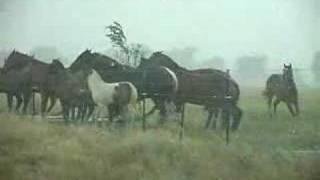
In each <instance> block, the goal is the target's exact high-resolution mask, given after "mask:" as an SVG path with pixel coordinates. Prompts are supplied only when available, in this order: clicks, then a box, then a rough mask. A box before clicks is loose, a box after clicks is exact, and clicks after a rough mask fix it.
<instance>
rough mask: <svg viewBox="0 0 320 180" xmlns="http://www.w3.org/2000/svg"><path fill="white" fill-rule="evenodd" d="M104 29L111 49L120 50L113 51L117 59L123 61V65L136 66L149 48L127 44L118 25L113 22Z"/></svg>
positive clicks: (136, 44) (137, 44)
mask: <svg viewBox="0 0 320 180" xmlns="http://www.w3.org/2000/svg"><path fill="white" fill-rule="evenodd" d="M106 29H107V34H106V37H108V38H109V39H110V41H111V43H112V46H113V47H115V48H117V49H119V50H120V51H117V50H116V51H114V52H115V53H116V54H117V55H116V56H117V59H119V60H120V61H124V63H125V64H127V65H131V66H137V65H138V64H139V63H140V59H141V57H143V56H145V55H146V53H148V51H149V48H147V47H146V46H144V45H142V44H139V43H128V41H127V37H126V35H125V33H124V30H123V28H122V26H121V24H120V23H118V22H116V21H114V22H113V24H111V25H109V26H107V27H106ZM123 55H124V56H123ZM123 57H125V58H123Z"/></svg>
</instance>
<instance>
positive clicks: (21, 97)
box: [0, 66, 32, 113]
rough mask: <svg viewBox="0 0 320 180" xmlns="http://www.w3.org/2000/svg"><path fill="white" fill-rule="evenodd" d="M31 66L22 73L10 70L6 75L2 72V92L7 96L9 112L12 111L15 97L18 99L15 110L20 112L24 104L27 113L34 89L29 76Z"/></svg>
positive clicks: (0, 81) (0, 75) (0, 90)
mask: <svg viewBox="0 0 320 180" xmlns="http://www.w3.org/2000/svg"><path fill="white" fill-rule="evenodd" d="M29 71H30V66H26V67H25V68H23V69H22V70H21V71H15V70H13V71H12V70H10V71H7V72H6V73H4V72H3V70H2V69H1V71H0V92H1V93H6V94H7V101H8V107H9V112H10V111H11V110H12V103H13V97H14V96H15V97H16V101H17V105H16V108H15V110H16V111H17V112H18V111H19V109H20V106H21V104H22V102H24V105H23V113H26V111H27V105H28V102H29V100H30V97H31V93H32V89H31V86H30V84H28V83H29V82H30V76H29Z"/></svg>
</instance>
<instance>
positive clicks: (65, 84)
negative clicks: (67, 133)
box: [47, 59, 94, 123]
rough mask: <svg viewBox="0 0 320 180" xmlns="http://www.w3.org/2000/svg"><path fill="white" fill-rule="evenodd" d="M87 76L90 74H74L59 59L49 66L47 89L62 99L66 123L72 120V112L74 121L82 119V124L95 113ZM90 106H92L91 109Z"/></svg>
mask: <svg viewBox="0 0 320 180" xmlns="http://www.w3.org/2000/svg"><path fill="white" fill-rule="evenodd" d="M87 76H88V72H82V71H81V72H77V73H72V72H71V71H70V70H69V69H66V68H65V67H64V66H63V64H62V63H61V62H60V61H59V60H57V59H55V60H53V61H52V63H51V64H50V66H49V71H48V76H47V88H48V90H49V91H50V92H51V93H52V94H54V96H56V97H58V98H59V99H60V102H61V105H62V110H63V116H64V119H65V122H66V123H68V122H69V120H70V117H69V114H70V112H71V118H72V120H75V119H78V120H79V119H80V120H81V121H82V122H83V120H84V119H85V118H89V117H90V116H91V114H92V112H93V109H94V108H92V107H94V102H93V100H92V97H91V93H90V91H89V89H88V87H87V83H84V82H85V81H86V79H87ZM89 105H91V106H90V108H89V107H88V106H89ZM76 108H77V109H78V115H77V117H75V109H76ZM88 109H89V112H88V113H87V110H88Z"/></svg>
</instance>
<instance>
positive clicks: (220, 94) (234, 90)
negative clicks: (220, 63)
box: [138, 52, 242, 130]
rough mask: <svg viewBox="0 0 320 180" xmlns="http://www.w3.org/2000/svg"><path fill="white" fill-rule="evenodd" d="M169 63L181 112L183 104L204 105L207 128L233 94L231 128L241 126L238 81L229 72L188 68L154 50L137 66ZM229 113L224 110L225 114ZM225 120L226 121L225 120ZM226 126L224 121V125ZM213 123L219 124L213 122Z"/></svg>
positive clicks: (143, 66)
mask: <svg viewBox="0 0 320 180" xmlns="http://www.w3.org/2000/svg"><path fill="white" fill-rule="evenodd" d="M157 66H166V67H168V68H170V69H171V70H172V71H173V72H175V73H176V74H177V77H178V81H179V88H178V93H177V97H176V101H175V103H176V106H177V110H178V111H179V110H180V109H181V107H182V105H183V104H184V103H192V104H197V105H203V106H205V108H206V109H207V110H208V111H209V115H208V120H207V123H206V127H209V126H210V123H211V119H212V117H213V114H216V116H217V115H218V111H219V110H223V109H224V105H225V97H227V96H228V97H231V107H230V108H231V109H232V111H231V112H232V117H233V123H232V126H231V127H232V129H233V130H236V129H238V127H239V124H240V119H241V116H242V111H241V109H240V108H239V107H238V105H237V103H238V100H239V96H240V90H239V86H238V84H237V83H236V82H235V81H234V80H233V79H231V78H229V76H228V74H227V73H225V72H222V71H220V70H216V69H197V70H188V69H186V68H183V67H181V66H179V65H178V64H177V63H176V62H174V61H173V60H172V59H171V58H170V57H169V56H167V55H165V54H163V53H162V52H155V53H153V54H152V55H151V57H150V58H149V59H142V60H141V64H140V65H139V67H138V68H145V67H157ZM224 114H226V113H223V114H222V115H224ZM224 123H225V121H224ZM224 125H225V124H224ZM213 126H214V127H215V126H216V121H214V124H213Z"/></svg>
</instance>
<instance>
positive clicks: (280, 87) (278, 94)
mask: <svg viewBox="0 0 320 180" xmlns="http://www.w3.org/2000/svg"><path fill="white" fill-rule="evenodd" d="M263 94H264V96H265V97H266V98H267V101H268V108H269V113H270V115H272V113H271V104H272V101H273V99H274V101H273V111H274V114H276V112H277V106H278V105H279V103H280V102H281V101H282V102H284V103H286V105H287V107H288V109H289V111H290V113H291V114H292V116H297V115H299V113H300V110H299V103H298V90H297V87H296V83H295V81H294V76H293V71H292V65H291V64H290V65H285V64H284V65H283V72H282V74H272V75H271V76H270V77H269V78H268V80H267V83H266V89H265V91H264V92H263ZM292 105H293V106H294V108H293V107H292Z"/></svg>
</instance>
